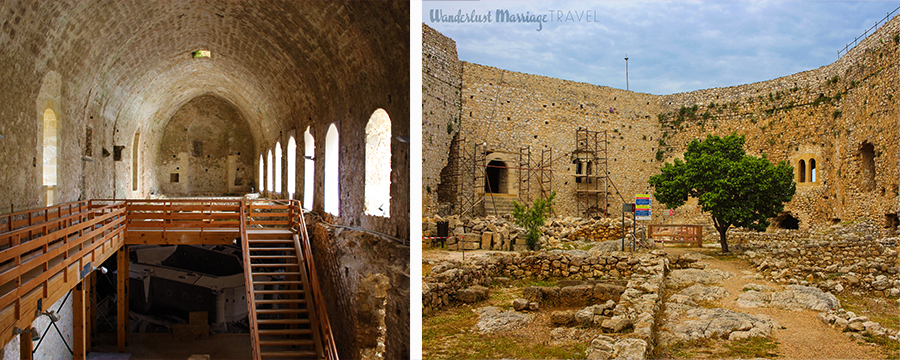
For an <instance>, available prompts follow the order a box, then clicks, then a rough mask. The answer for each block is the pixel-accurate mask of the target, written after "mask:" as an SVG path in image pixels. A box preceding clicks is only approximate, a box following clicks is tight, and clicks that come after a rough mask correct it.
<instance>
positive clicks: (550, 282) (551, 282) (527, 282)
mask: <svg viewBox="0 0 900 360" xmlns="http://www.w3.org/2000/svg"><path fill="white" fill-rule="evenodd" d="M557 284H558V283H557V281H556V279H535V278H525V279H519V280H516V281H513V287H517V288H526V287H529V286H556V285H557Z"/></svg>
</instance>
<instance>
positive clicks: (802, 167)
mask: <svg viewBox="0 0 900 360" xmlns="http://www.w3.org/2000/svg"><path fill="white" fill-rule="evenodd" d="M798 175H799V177H800V181H797V182H800V183H802V182H806V161H804V160H800V168H799V169H798Z"/></svg>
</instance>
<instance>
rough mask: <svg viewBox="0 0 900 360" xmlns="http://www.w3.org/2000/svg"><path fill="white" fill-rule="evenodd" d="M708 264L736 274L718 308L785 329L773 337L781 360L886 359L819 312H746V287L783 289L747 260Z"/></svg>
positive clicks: (709, 260) (674, 250) (712, 259)
mask: <svg viewBox="0 0 900 360" xmlns="http://www.w3.org/2000/svg"><path fill="white" fill-rule="evenodd" d="M666 252H667V253H668V254H669V256H670V257H673V256H674V257H678V256H679V255H681V254H683V253H686V252H699V253H703V254H704V255H706V254H709V253H710V252H709V251H708V250H703V251H697V249H696V248H667V249H666ZM699 262H700V263H704V264H707V269H709V268H712V269H718V270H722V271H728V272H731V273H733V274H734V275H735V276H734V277H733V278H730V279H727V280H725V282H724V283H723V284H720V286H722V287H724V288H725V289H726V290H728V293H729V295H728V296H726V297H724V298H722V299H720V300H719V301H718V302H717V304H718V305H720V306H722V307H723V308H727V309H731V310H734V311H738V312H742V313H747V314H754V315H756V314H765V315H768V316H771V317H772V318H773V319H775V321H777V322H778V324H780V325H781V326H782V329H778V330H775V332H774V333H773V334H772V336H773V337H774V338H775V340H776V341H777V342H778V343H779V345H778V350H779V354H780V356H779V358H783V359H880V358H883V355H881V354H880V353H879V351H878V350H876V349H875V348H873V347H872V346H868V345H863V344H861V343H858V342H856V341H854V340H853V339H851V338H850V337H849V336H847V335H846V334H843V333H842V332H841V331H840V330H837V329H835V328H832V327H830V326H828V325H825V324H824V323H822V322H821V321H819V320H818V319H817V318H816V315H817V312H815V311H811V310H804V311H791V310H781V309H775V308H743V307H738V306H737V304H736V300H737V297H738V296H739V295H740V294H741V293H742V292H743V287H744V285H746V284H748V283H755V284H759V285H764V286H768V287H769V288H772V289H773V290H781V289H783V286H781V285H778V284H776V283H773V282H771V281H768V280H765V279H764V278H762V276H760V275H759V273H758V272H756V269H754V268H752V267H751V266H750V265H749V263H748V262H747V261H746V260H742V259H736V258H735V259H733V260H731V259H730V260H720V259H718V258H715V257H707V258H704V259H703V260H700V261H699Z"/></svg>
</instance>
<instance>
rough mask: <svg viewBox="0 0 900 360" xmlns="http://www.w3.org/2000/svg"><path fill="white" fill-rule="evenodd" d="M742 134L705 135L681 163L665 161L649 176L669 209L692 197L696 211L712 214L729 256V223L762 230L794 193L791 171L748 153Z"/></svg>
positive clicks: (682, 203)
mask: <svg viewBox="0 0 900 360" xmlns="http://www.w3.org/2000/svg"><path fill="white" fill-rule="evenodd" d="M744 141H745V138H744V136H742V135H741V136H738V135H737V134H734V133H732V134H731V135H728V136H725V137H719V136H712V135H707V136H706V140H702V141H701V140H698V139H694V140H693V141H691V143H690V144H688V146H687V151H685V153H684V161H682V160H681V159H675V160H674V161H673V163H666V164H665V165H664V166H663V168H662V171H661V173H660V174H657V175H654V176H651V177H650V185H652V186H653V187H654V188H655V190H656V192H655V193H654V194H653V195H654V196H655V197H656V199H657V200H658V201H659V202H661V203H663V204H665V205H666V206H668V207H669V208H671V209H674V208H677V207H679V206H681V205H684V203H685V201H687V199H688V197H693V198H697V203H698V205H700V209H701V210H702V211H704V212H707V213H709V214H710V215H711V216H712V219H713V223H714V224H715V227H716V230H718V232H719V241H720V243H721V244H722V251H723V252H728V242H727V239H726V232H727V231H728V228H729V227H731V226H732V225H734V226H738V227H746V228H750V229H754V230H758V231H763V230H765V229H766V227H768V226H769V221H768V219H769V218H773V217H775V216H777V215H778V213H780V212H781V211H782V210H784V203H785V202H788V201H790V200H791V198H793V196H794V192H795V191H796V184H795V183H794V168H793V167H791V166H790V165H788V164H787V163H786V162H784V161H781V162H779V163H778V165H773V164H772V163H771V162H770V161H769V160H768V159H767V158H766V155H765V154H763V155H762V157H755V156H751V155H747V154H746V152H745V151H744Z"/></svg>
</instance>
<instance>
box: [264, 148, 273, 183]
mask: <svg viewBox="0 0 900 360" xmlns="http://www.w3.org/2000/svg"><path fill="white" fill-rule="evenodd" d="M273 180H274V177H273V176H272V150H269V153H268V154H267V155H266V191H268V192H272V191H273V190H274V189H275V184H274V181H273Z"/></svg>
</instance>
